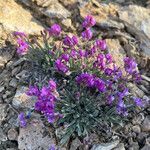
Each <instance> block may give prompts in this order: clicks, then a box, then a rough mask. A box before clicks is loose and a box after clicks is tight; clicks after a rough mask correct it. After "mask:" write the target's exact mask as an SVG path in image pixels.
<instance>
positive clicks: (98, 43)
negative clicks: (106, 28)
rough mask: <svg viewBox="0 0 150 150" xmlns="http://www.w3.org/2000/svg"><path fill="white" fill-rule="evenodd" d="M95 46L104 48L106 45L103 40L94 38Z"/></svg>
mask: <svg viewBox="0 0 150 150" xmlns="http://www.w3.org/2000/svg"><path fill="white" fill-rule="evenodd" d="M96 46H97V47H98V48H100V49H101V50H106V48H107V45H106V41H105V40H96Z"/></svg>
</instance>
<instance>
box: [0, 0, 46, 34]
mask: <svg viewBox="0 0 150 150" xmlns="http://www.w3.org/2000/svg"><path fill="white" fill-rule="evenodd" d="M0 24H1V25H2V27H3V28H4V29H5V30H6V31H8V32H10V31H22V32H25V33H27V34H39V33H40V31H41V30H43V26H42V25H41V23H40V22H39V21H37V20H36V19H35V18H34V17H33V16H32V15H31V13H30V12H29V10H26V9H24V8H22V7H21V6H20V5H18V4H17V3H16V2H15V1H12V0H7V1H1V3H0Z"/></svg>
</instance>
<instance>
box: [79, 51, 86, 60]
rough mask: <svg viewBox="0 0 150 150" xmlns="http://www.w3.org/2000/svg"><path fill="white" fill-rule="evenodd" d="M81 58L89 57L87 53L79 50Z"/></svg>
mask: <svg viewBox="0 0 150 150" xmlns="http://www.w3.org/2000/svg"><path fill="white" fill-rule="evenodd" d="M79 56H80V58H83V57H86V56H87V53H86V51H85V50H81V49H80V50H79Z"/></svg>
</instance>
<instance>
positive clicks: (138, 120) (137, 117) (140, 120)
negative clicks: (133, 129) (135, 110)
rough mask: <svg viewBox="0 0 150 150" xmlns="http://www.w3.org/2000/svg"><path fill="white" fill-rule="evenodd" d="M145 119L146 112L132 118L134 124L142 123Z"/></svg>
mask: <svg viewBox="0 0 150 150" xmlns="http://www.w3.org/2000/svg"><path fill="white" fill-rule="evenodd" d="M143 120H144V114H143V113H140V114H139V115H138V116H135V117H134V118H133V119H132V124H133V125H141V123H142V121H143Z"/></svg>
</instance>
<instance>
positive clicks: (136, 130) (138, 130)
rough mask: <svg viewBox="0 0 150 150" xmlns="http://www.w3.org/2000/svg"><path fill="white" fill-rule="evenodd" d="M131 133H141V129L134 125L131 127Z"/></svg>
mask: <svg viewBox="0 0 150 150" xmlns="http://www.w3.org/2000/svg"><path fill="white" fill-rule="evenodd" d="M132 130H133V132H135V133H140V132H141V128H140V126H139V125H135V126H133V127H132Z"/></svg>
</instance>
